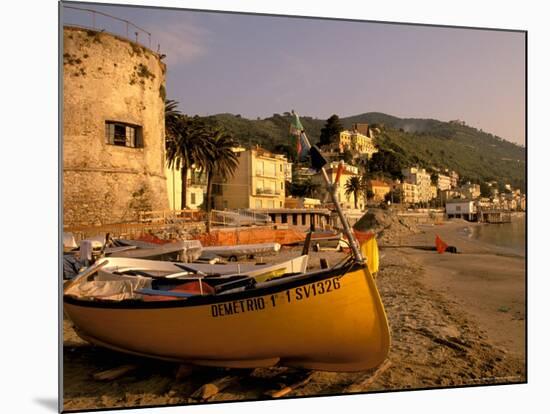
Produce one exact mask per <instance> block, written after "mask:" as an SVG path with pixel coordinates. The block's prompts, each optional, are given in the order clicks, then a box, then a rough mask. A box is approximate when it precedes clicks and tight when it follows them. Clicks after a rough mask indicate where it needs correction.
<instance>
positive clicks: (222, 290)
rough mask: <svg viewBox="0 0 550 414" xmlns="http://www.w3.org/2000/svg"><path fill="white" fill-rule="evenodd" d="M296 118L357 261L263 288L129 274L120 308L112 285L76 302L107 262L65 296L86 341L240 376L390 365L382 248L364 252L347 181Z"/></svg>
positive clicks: (244, 282) (230, 279)
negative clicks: (346, 208) (342, 198)
mask: <svg viewBox="0 0 550 414" xmlns="http://www.w3.org/2000/svg"><path fill="white" fill-rule="evenodd" d="M294 119H295V122H294V128H293V130H295V131H296V133H297V134H298V135H299V137H300V139H302V140H303V141H304V145H305V146H306V147H307V148H308V149H309V150H310V155H311V161H312V166H313V167H314V168H316V169H317V170H320V171H321V172H322V174H323V177H324V179H325V181H326V184H327V188H328V191H329V195H330V196H331V199H332V201H333V203H334V205H335V208H336V211H337V213H338V215H339V217H340V221H341V223H342V226H343V231H344V234H345V235H346V238H347V240H348V242H349V247H350V250H351V252H352V257H350V258H348V260H346V261H345V262H344V263H342V264H340V265H337V266H335V267H333V268H330V269H325V270H320V271H315V272H309V273H301V272H296V271H295V270H294V272H296V273H285V274H283V275H278V274H276V275H271V274H269V275H268V276H265V275H263V276H265V277H266V278H268V279H269V280H265V279H264V278H263V277H262V278H261V279H262V280H260V281H258V280H256V278H255V277H254V276H247V275H246V274H240V275H222V276H220V277H211V278H206V277H205V278H199V279H198V280H191V281H183V280H177V279H169V278H166V277H165V278H161V279H160V280H159V279H155V280H154V281H152V280H149V279H146V278H142V277H140V276H139V275H137V276H129V277H125V276H122V277H120V278H117V279H116V280H115V281H113V282H112V283H114V284H115V285H116V286H115V285H113V286H114V288H115V289H114V290H116V292H117V293H120V297H121V298H122V299H120V300H113V298H115V297H117V295H111V293H112V292H111V289H110V286H108V285H107V286H105V289H106V291H107V293H109V294H110V296H109V297H110V298H111V299H106V297H107V296H105V297H104V298H103V299H101V298H100V296H99V295H92V296H79V295H78V294H76V295H71V294H70V292H72V291H76V292H78V291H79V290H80V289H73V287H74V285H75V282H77V281H78V280H77V279H80V280H81V281H82V280H86V281H87V280H88V279H89V278H90V277H91V276H92V275H93V273H94V272H98V271H99V269H100V267H102V266H106V265H107V263H106V262H102V263H99V264H97V265H96V268H90V269H88V270H87V271H85V272H84V273H82V274H80V275H79V276H78V277H77V279H75V280H74V281H71V282H69V284H68V286H67V287H66V290H65V294H64V296H63V299H64V311H65V313H66V315H67V316H68V317H69V318H70V319H71V320H72V321H73V322H74V325H75V329H76V331H77V333H78V334H79V335H80V336H81V337H82V338H83V339H85V340H87V341H89V342H91V343H93V344H97V345H100V346H104V347H107V348H111V349H114V350H118V351H122V352H127V353H131V354H136V355H143V356H147V357H153V358H159V359H165V360H173V361H178V362H182V363H189V364H196V365H207V366H219V367H233V368H255V367H264V366H272V365H275V364H281V365H285V366H294V367H302V368H309V369H318V370H328V371H360V370H365V369H369V368H373V367H376V366H377V365H379V364H380V363H381V362H383V361H384V360H385V359H386V357H387V355H388V352H389V347H390V334H389V328H388V322H387V318H386V314H385V311H384V307H383V305H382V301H381V300H380V295H379V293H378V289H377V287H376V283H375V281H374V279H373V277H372V274H371V271H377V270H378V248H377V245H376V242H375V241H372V242H371V244H369V245H365V246H363V252H362V251H361V250H360V248H359V245H358V242H357V240H356V238H355V236H354V235H353V233H352V231H351V228H350V226H349V223H347V220H346V218H345V216H344V214H343V212H342V210H341V207H340V205H339V203H338V199H337V195H336V193H335V185H334V184H335V183H337V182H338V176H337V178H336V180H335V183H332V182H331V181H330V179H329V177H328V175H327V173H326V171H325V168H324V165H325V164H326V160H325V159H324V157H323V156H322V154H321V152H320V150H319V149H318V148H317V147H316V146H311V145H310V144H309V141H308V140H307V136H306V135H305V133H304V131H303V127H302V126H301V124H300V123H299V119H298V116H297V115H296V114H294ZM363 254H365V255H366V256H367V259H370V260H367V262H365V259H364V257H363ZM369 256H370V257H369ZM368 262H370V267H369V264H368ZM369 269H371V270H369ZM287 272H288V270H287ZM197 284H198V287H197ZM84 287H85V286H84ZM101 288H102V289H103V286H101Z"/></svg>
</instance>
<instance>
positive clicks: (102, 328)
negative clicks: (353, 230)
mask: <svg viewBox="0 0 550 414" xmlns="http://www.w3.org/2000/svg"><path fill="white" fill-rule="evenodd" d="M64 300H65V303H64V311H65V313H66V314H67V316H68V317H69V318H70V319H71V320H72V321H73V323H74V325H75V327H76V330H77V333H78V334H79V335H80V336H81V337H82V338H84V339H85V340H87V341H89V342H91V343H94V344H97V345H100V346H104V347H107V348H111V349H114V350H118V351H123V352H128V353H132V354H137V355H143V356H148V357H154V358H159V359H165V360H173V361H178V362H183V363H190V364H197V365H211V366H220V367H238V368H254V367H260V366H270V365H274V364H277V363H280V364H282V365H285V366H295V367H303V368H310V369H319V370H328V371H359V370H365V369H369V368H373V367H375V366H377V365H379V364H380V363H381V362H383V361H384V359H385V358H386V356H387V354H388V351H389V346H390V335H389V329H388V324H387V319H386V315H385V311H384V308H383V305H382V302H381V300H380V296H379V294H378V290H377V288H376V285H375V282H374V280H373V278H372V276H371V275H370V273H369V271H368V269H367V268H366V267H359V266H355V268H354V269H353V270H351V271H349V270H348V271H347V273H343V272H340V274H338V273H337V272H335V271H333V270H330V271H325V272H319V273H317V274H314V275H312V276H311V277H305V278H303V279H301V280H297V281H293V282H292V283H289V284H281V285H279V286H274V287H270V288H267V289H258V290H257V291H248V292H247V291H245V292H242V293H237V294H228V295H218V296H213V297H210V298H208V297H200V298H197V300H194V301H193V300H182V301H169V302H153V303H151V302H148V303H144V302H131V303H130V302H114V303H109V302H100V301H85V300H79V299H75V298H71V297H65V299H64Z"/></svg>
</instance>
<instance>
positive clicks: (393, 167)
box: [369, 149, 406, 179]
mask: <svg viewBox="0 0 550 414" xmlns="http://www.w3.org/2000/svg"><path fill="white" fill-rule="evenodd" d="M405 166H406V165H405V163H404V162H403V160H402V159H401V158H400V157H398V156H397V154H396V153H395V152H394V151H388V150H384V149H381V150H379V151H378V152H376V153H374V154H373V156H372V158H371V160H370V162H369V170H370V171H371V172H382V173H389V174H390V175H391V177H393V178H399V179H401V178H403V175H402V174H401V169H402V168H404V167H405Z"/></svg>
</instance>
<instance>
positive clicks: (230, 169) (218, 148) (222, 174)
mask: <svg viewBox="0 0 550 414" xmlns="http://www.w3.org/2000/svg"><path fill="white" fill-rule="evenodd" d="M207 141H208V145H207V146H208V147H209V151H208V153H207V157H206V162H205V171H206V203H205V206H206V213H207V220H206V231H207V232H208V233H210V214H208V213H210V210H211V209H212V181H213V179H214V177H216V179H217V180H220V181H222V182H223V181H225V180H226V179H227V178H229V177H231V176H233V174H234V173H235V170H236V169H237V166H238V165H239V161H238V159H237V154H236V153H235V152H234V151H233V148H234V147H236V146H237V143H236V142H235V140H234V139H233V136H232V135H231V134H229V133H228V132H227V131H226V130H225V129H223V128H221V127H218V128H216V129H210V130H208V131H207Z"/></svg>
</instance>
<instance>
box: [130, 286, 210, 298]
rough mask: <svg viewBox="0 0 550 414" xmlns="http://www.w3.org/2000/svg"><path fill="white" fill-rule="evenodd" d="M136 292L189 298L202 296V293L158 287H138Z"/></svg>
mask: <svg viewBox="0 0 550 414" xmlns="http://www.w3.org/2000/svg"><path fill="white" fill-rule="evenodd" d="M136 292H137V293H140V294H142V295H152V296H174V297H177V298H189V297H191V296H201V294H200V293H185V292H173V291H171V290H156V289H148V288H141V289H137V290H136Z"/></svg>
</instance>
